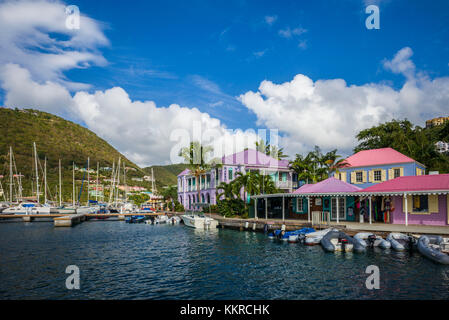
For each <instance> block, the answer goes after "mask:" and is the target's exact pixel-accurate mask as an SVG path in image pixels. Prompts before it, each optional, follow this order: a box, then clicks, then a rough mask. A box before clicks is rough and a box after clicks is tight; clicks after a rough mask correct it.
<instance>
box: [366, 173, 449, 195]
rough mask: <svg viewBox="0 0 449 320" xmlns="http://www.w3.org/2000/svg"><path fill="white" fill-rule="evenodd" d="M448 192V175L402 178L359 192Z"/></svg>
mask: <svg viewBox="0 0 449 320" xmlns="http://www.w3.org/2000/svg"><path fill="white" fill-rule="evenodd" d="M431 190H435V191H436V190H439V191H443V190H449V174H436V175H425V176H403V177H398V178H396V179H393V180H388V181H385V182H382V183H379V184H376V185H374V186H371V187H368V188H365V189H363V190H362V191H361V192H407V191H431Z"/></svg>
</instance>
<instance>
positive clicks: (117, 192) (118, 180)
mask: <svg viewBox="0 0 449 320" xmlns="http://www.w3.org/2000/svg"><path fill="white" fill-rule="evenodd" d="M120 160H121V159H120V157H119V158H118V167H117V190H116V196H115V206H117V203H118V196H119V193H120V192H119V186H120Z"/></svg>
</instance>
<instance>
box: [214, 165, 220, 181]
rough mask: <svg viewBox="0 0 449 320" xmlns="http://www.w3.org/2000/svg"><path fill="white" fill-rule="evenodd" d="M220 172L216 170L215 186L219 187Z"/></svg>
mask: <svg viewBox="0 0 449 320" xmlns="http://www.w3.org/2000/svg"><path fill="white" fill-rule="evenodd" d="M219 174H220V171H219V170H218V168H215V185H218V181H219Z"/></svg>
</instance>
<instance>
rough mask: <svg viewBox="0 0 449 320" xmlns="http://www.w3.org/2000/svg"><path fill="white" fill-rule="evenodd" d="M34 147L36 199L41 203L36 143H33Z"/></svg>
mask: <svg viewBox="0 0 449 320" xmlns="http://www.w3.org/2000/svg"><path fill="white" fill-rule="evenodd" d="M33 146H34V165H35V166H36V198H37V202H38V203H39V171H38V168H37V150H36V142H33Z"/></svg>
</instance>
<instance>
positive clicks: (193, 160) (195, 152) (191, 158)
mask: <svg viewBox="0 0 449 320" xmlns="http://www.w3.org/2000/svg"><path fill="white" fill-rule="evenodd" d="M212 151H213V148H212V147H211V146H203V145H201V143H199V142H197V141H193V142H191V143H190V145H189V146H188V147H185V148H182V149H181V150H180V151H179V156H180V157H183V158H184V161H185V162H186V163H187V164H188V165H189V167H190V171H191V173H192V175H193V176H194V177H195V180H196V188H197V192H198V201H199V199H201V189H200V183H201V182H200V179H201V176H203V175H204V174H205V173H206V172H208V171H209V170H210V168H211V166H210V163H209V162H208V161H207V156H208V154H209V153H211V152H212Z"/></svg>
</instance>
